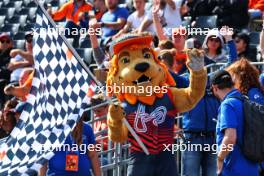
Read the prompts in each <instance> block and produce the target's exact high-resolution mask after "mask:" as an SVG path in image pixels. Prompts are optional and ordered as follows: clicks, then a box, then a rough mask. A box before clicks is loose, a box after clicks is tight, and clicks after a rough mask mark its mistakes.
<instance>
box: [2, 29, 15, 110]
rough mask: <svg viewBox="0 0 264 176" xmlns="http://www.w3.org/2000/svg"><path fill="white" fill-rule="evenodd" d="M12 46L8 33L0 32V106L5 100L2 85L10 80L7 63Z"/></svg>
mask: <svg viewBox="0 0 264 176" xmlns="http://www.w3.org/2000/svg"><path fill="white" fill-rule="evenodd" d="M12 48H13V41H12V38H11V36H10V34H8V33H2V34H0V107H2V106H3V104H4V102H5V99H6V97H5V95H4V92H3V91H4V87H5V85H6V84H8V83H9V80H10V74H11V72H10V70H8V68H7V65H8V63H9V62H10V59H11V57H10V55H9V54H10V51H11V49H12Z"/></svg>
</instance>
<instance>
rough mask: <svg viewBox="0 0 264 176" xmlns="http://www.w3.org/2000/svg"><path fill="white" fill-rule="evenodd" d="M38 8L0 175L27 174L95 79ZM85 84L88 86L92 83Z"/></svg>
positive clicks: (69, 122) (83, 103)
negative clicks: (19, 105) (27, 70)
mask: <svg viewBox="0 0 264 176" xmlns="http://www.w3.org/2000/svg"><path fill="white" fill-rule="evenodd" d="M42 10H43V8H42V7H41V8H40V7H39V8H38V10H37V16H36V31H35V32H34V47H33V55H34V58H35V64H34V67H35V71H34V78H33V82H32V87H31V91H30V94H29V96H28V98H27V101H26V105H25V108H24V110H23V112H22V114H21V116H20V119H19V122H18V124H17V126H16V127H15V128H14V130H13V131H12V133H11V135H10V137H9V138H8V139H7V142H6V143H5V144H4V145H2V146H1V148H0V154H1V158H0V160H1V161H0V175H3V176H6V175H19V176H20V175H32V173H34V172H35V171H38V170H39V169H40V168H41V166H42V165H43V164H44V163H45V162H46V161H47V160H49V159H50V158H51V157H52V156H53V155H54V153H53V152H52V149H54V147H60V146H61V145H62V144H63V143H64V140H65V138H66V137H67V136H68V135H69V133H70V132H71V130H72V129H73V128H74V126H75V124H76V122H77V121H78V120H79V119H80V116H81V115H82V113H83V111H84V109H85V108H87V105H88V103H89V97H88V96H87V93H88V92H89V94H90V93H91V90H94V85H95V83H94V82H93V80H92V77H91V76H90V75H91V74H90V72H89V74H88V73H87V72H86V71H85V69H84V68H83V65H82V63H81V62H78V59H77V58H76V57H75V56H74V54H73V52H72V51H71V50H70V48H69V47H67V44H66V43H65V42H64V40H65V38H63V37H62V36H60V35H58V32H57V31H56V30H54V28H52V26H53V24H52V23H51V21H50V20H49V18H47V16H46V15H45V14H46V12H45V13H44V12H43V11H42ZM90 85H93V86H92V87H91V86H90Z"/></svg>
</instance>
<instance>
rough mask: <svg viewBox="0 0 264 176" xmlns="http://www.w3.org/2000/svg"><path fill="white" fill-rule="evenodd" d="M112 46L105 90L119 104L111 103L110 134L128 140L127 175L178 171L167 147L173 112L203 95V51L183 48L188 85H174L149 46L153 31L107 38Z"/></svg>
mask: <svg viewBox="0 0 264 176" xmlns="http://www.w3.org/2000/svg"><path fill="white" fill-rule="evenodd" d="M110 51H111V52H112V56H113V57H112V60H111V68H110V70H109V72H108V76H107V88H108V93H110V94H114V95H115V96H116V97H117V98H118V100H119V101H120V105H110V107H109V112H108V117H107V118H108V119H107V122H108V127H109V137H110V139H111V140H112V141H115V142H124V141H126V140H128V141H129V142H130V143H131V148H130V149H131V158H130V163H129V167H128V175H129V176H134V175H135V176H152V175H159V176H163V175H164V176H167V175H177V172H176V170H177V169H176V163H175V158H174V156H173V154H172V152H170V151H168V150H166V149H168V148H171V147H172V144H173V143H174V135H173V129H174V124H175V116H176V115H177V113H180V112H185V111H189V110H190V109H192V108H193V107H194V106H195V105H196V103H197V102H198V101H199V100H200V99H201V97H202V96H203V95H204V92H205V86H206V81H207V73H206V69H205V68H204V62H203V55H202V53H201V52H200V51H198V50H195V49H194V50H190V51H187V55H188V61H187V66H188V68H189V71H190V86H189V87H188V88H185V89H177V88H175V82H174V80H173V78H172V77H171V75H170V74H169V72H168V69H167V68H166V66H165V65H164V64H163V63H161V61H160V60H159V59H158V57H157V54H156V52H155V51H154V49H153V46H152V36H151V35H149V34H127V35H124V36H122V37H120V38H118V39H116V40H115V41H114V42H113V43H112V44H111V46H110ZM121 105H122V107H121ZM123 118H126V119H127V121H128V123H129V124H130V125H131V127H132V128H133V130H134V131H135V133H136V134H137V135H138V136H139V138H140V139H141V141H142V142H143V143H144V145H145V146H146V148H147V150H148V152H149V153H150V155H146V154H145V153H144V152H143V150H142V148H141V147H140V145H139V144H138V143H137V142H136V140H135V139H134V137H133V136H132V135H131V134H130V132H129V131H128V129H127V127H126V126H125V125H124V124H123V122H122V119H123Z"/></svg>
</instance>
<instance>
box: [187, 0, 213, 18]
mask: <svg viewBox="0 0 264 176" xmlns="http://www.w3.org/2000/svg"><path fill="white" fill-rule="evenodd" d="M187 6H188V9H189V11H188V16H191V17H192V18H191V21H195V20H196V17H199V16H210V15H212V11H213V9H214V8H215V6H216V2H215V1H212V0H187Z"/></svg>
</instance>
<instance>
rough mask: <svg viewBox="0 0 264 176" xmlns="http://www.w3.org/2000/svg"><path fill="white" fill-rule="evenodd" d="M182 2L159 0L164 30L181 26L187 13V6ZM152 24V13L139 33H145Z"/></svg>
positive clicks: (177, 0) (143, 23) (180, 0)
mask: <svg viewBox="0 0 264 176" xmlns="http://www.w3.org/2000/svg"><path fill="white" fill-rule="evenodd" d="M182 2H183V1H182V0H157V2H156V3H159V17H160V22H161V24H162V26H163V27H164V28H168V29H172V28H175V27H180V26H181V24H182V20H181V15H183V14H184V13H185V6H184V5H182ZM152 23H153V17H152V11H150V13H148V15H147V16H146V17H145V19H144V21H143V22H142V24H141V26H140V27H139V32H143V31H145V30H146V29H147V28H148V27H149V26H150V25H151V24H152Z"/></svg>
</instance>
